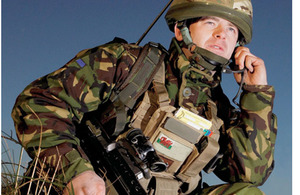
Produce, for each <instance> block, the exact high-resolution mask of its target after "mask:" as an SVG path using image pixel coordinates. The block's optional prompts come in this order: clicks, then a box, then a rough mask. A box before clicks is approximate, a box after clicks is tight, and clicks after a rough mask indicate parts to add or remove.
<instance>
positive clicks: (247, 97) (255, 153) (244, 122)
mask: <svg viewBox="0 0 300 195" xmlns="http://www.w3.org/2000/svg"><path fill="white" fill-rule="evenodd" d="M274 96H275V91H274V88H273V87H272V86H267V85H266V86H254V85H253V86H250V85H245V86H244V88H243V93H242V95H241V98H240V108H241V113H240V120H239V122H238V124H237V125H235V126H232V127H230V128H228V129H227V130H223V131H221V137H220V145H221V151H222V153H223V154H224V156H223V158H222V159H221V160H220V161H219V164H218V166H217V168H216V170H215V171H214V172H215V174H216V175H217V176H218V177H219V178H220V179H222V180H224V181H226V182H229V183H233V182H250V183H253V184H254V185H255V186H258V185H262V184H263V183H264V182H265V181H266V179H267V178H268V176H269V175H270V174H271V172H272V170H273V167H274V146H275V140H276V134H277V118H276V116H275V115H274V114H273V113H272V109H273V101H274Z"/></svg>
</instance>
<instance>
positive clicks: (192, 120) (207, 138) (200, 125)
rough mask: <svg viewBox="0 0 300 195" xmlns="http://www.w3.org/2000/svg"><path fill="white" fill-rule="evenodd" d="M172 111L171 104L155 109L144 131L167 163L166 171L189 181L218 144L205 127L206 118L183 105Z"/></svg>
mask: <svg viewBox="0 0 300 195" xmlns="http://www.w3.org/2000/svg"><path fill="white" fill-rule="evenodd" d="M172 108H173V109H172ZM174 110H175V108H174V107H171V106H169V108H168V109H165V110H162V109H161V108H159V109H158V110H156V111H155V112H154V114H153V115H152V118H151V119H150V121H149V123H148V125H147V126H146V128H145V130H144V134H145V135H146V136H149V137H150V141H151V142H152V144H153V147H154V148H155V150H156V152H157V154H158V155H159V156H160V157H161V158H162V159H163V160H164V161H165V163H167V164H168V168H167V170H166V172H167V173H170V174H172V175H176V176H177V177H178V178H180V179H181V180H182V181H184V182H189V180H190V177H195V176H196V175H197V174H199V172H200V171H201V170H202V169H203V168H204V167H205V166H206V165H207V164H208V162H209V161H210V160H211V159H212V158H213V157H214V156H215V155H216V154H217V152H218V151H219V145H218V141H217V140H215V139H214V138H213V137H215V136H214V135H213V132H212V131H210V130H209V129H210V128H211V127H212V124H211V122H210V121H208V120H206V119H204V118H202V117H200V116H198V115H196V114H194V113H192V112H190V111H188V110H185V109H183V108H180V109H179V110H177V111H176V112H175V114H173V112H174ZM155 121H156V123H155ZM216 137H218V136H216Z"/></svg>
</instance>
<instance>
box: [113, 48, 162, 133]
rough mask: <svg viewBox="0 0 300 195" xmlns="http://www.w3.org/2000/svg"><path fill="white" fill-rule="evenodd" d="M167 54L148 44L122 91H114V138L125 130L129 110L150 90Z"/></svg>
mask: <svg viewBox="0 0 300 195" xmlns="http://www.w3.org/2000/svg"><path fill="white" fill-rule="evenodd" d="M166 53H167V51H166V50H165V49H164V48H163V46H161V45H160V44H156V43H152V42H150V43H148V44H146V45H145V46H144V47H143V49H142V52H141V54H140V56H139V58H138V59H137V61H136V62H135V64H134V66H133V68H132V70H131V71H130V73H129V75H128V77H127V79H126V80H125V81H124V83H123V84H122V85H121V86H120V90H115V91H113V93H112V95H111V97H110V99H111V101H112V102H113V104H114V106H115V109H116V127H115V130H114V133H113V136H117V135H119V134H120V132H121V131H123V130H124V127H125V125H126V123H127V108H128V109H132V108H133V106H134V105H135V103H136V100H137V99H138V98H139V97H140V96H141V95H142V94H143V93H145V91H146V90H147V89H148V88H149V86H150V84H151V81H152V80H153V77H154V75H155V74H156V73H157V72H158V70H159V68H160V67H161V65H162V63H163V61H164V58H165V55H166Z"/></svg>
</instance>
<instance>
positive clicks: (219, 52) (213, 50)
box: [206, 48, 231, 60]
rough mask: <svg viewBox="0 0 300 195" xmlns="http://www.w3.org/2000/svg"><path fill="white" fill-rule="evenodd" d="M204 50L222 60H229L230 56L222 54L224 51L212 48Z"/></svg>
mask: <svg viewBox="0 0 300 195" xmlns="http://www.w3.org/2000/svg"><path fill="white" fill-rule="evenodd" d="M206 50H208V51H210V52H212V53H214V54H216V55H218V56H221V57H223V58H226V59H227V60H229V59H230V57H231V56H228V55H227V54H225V53H224V51H222V50H219V49H214V48H206Z"/></svg>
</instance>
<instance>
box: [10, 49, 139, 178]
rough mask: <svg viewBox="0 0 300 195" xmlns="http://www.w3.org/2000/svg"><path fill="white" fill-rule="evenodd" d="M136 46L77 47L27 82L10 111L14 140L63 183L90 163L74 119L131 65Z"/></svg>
mask: <svg viewBox="0 0 300 195" xmlns="http://www.w3.org/2000/svg"><path fill="white" fill-rule="evenodd" d="M138 51H139V49H138V48H137V47H135V48H129V47H125V46H124V44H119V43H113V44H108V45H103V46H100V47H96V48H93V49H89V50H83V51H81V52H79V53H78V54H77V55H76V56H75V58H74V59H72V60H71V61H70V62H69V63H67V64H66V65H65V66H63V67H62V68H60V69H59V70H57V71H55V72H53V73H50V74H48V75H46V76H44V77H42V78H39V79H37V80H36V81H34V82H32V83H31V84H30V85H29V86H28V87H26V88H25V90H24V91H23V92H22V93H21V94H20V95H19V97H18V98H17V100H16V103H15V106H14V108H13V111H12V118H13V120H14V123H15V128H16V132H17V136H18V139H19V140H20V142H21V143H22V145H23V147H24V148H25V150H26V151H27V152H28V154H29V156H30V157H31V158H35V157H38V159H40V161H41V162H43V161H45V164H46V165H47V166H48V167H49V168H50V172H52V173H53V172H54V170H55V169H56V167H57V168H58V171H57V173H56V175H55V177H56V178H57V179H58V180H59V181H60V182H63V183H65V184H66V183H68V182H69V181H70V180H71V179H72V178H73V177H74V176H76V175H78V174H80V173H81V172H84V171H86V170H92V169H93V167H92V166H91V164H90V163H89V161H88V160H87V157H86V156H85V154H84V152H82V149H81V148H80V146H79V143H80V141H79V140H78V138H77V137H76V136H75V131H76V128H75V123H79V122H80V120H81V119H82V117H83V115H84V113H86V112H90V111H93V110H96V109H97V108H98V106H99V104H101V103H103V102H105V101H106V100H107V99H108V98H109V96H110V93H111V92H112V89H113V88H114V87H117V85H118V83H122V81H124V80H125V78H126V77H127V75H128V72H129V70H130V68H131V65H132V64H134V62H135V59H136V57H135V56H134V55H133V54H136V53H138Z"/></svg>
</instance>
